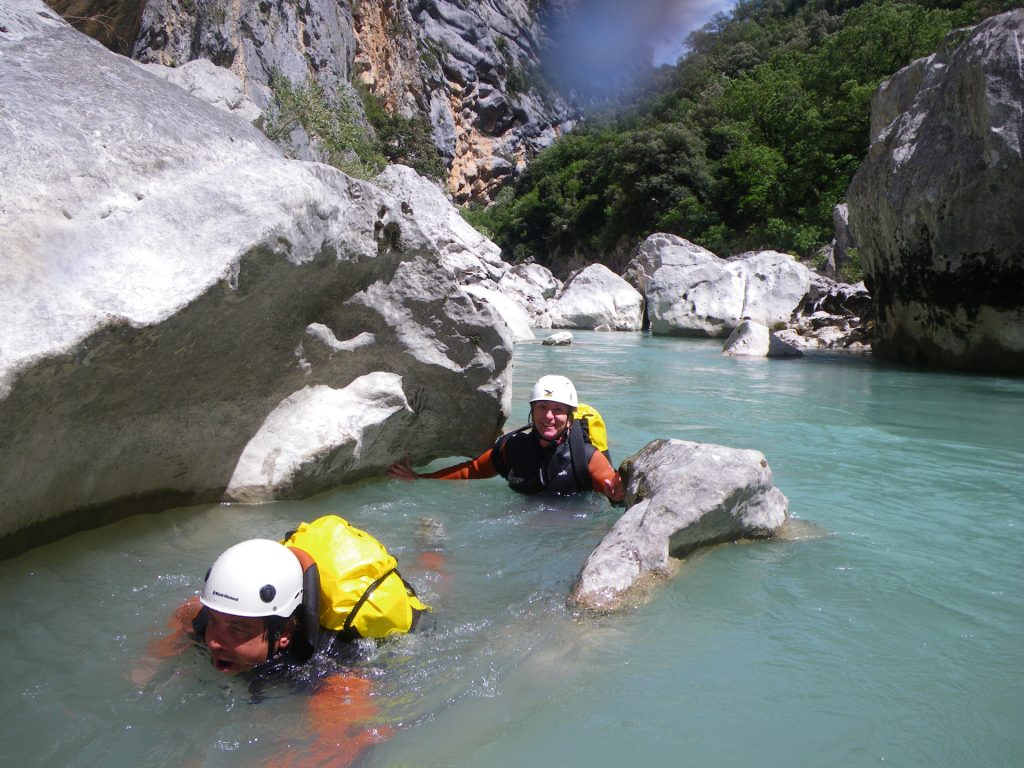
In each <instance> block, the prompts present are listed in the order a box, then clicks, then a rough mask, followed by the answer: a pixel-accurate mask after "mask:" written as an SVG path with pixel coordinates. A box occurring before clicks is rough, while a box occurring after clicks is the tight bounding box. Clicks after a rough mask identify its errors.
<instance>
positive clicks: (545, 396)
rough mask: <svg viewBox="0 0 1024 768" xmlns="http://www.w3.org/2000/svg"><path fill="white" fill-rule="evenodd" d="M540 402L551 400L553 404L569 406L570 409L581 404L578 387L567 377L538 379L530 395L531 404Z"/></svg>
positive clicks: (543, 377) (542, 377)
mask: <svg viewBox="0 0 1024 768" xmlns="http://www.w3.org/2000/svg"><path fill="white" fill-rule="evenodd" d="M538 400H550V401H551V402H553V403H562V404H563V405H568V406H569V407H570V408H575V407H576V406H578V405H579V404H580V401H579V398H578V397H576V387H574V386H573V385H572V382H571V381H569V380H568V379H567V378H565V376H541V377H540V378H539V379H537V383H536V384H534V385H533V391H532V392H531V393H530V402H531V403H536V402H537V401H538Z"/></svg>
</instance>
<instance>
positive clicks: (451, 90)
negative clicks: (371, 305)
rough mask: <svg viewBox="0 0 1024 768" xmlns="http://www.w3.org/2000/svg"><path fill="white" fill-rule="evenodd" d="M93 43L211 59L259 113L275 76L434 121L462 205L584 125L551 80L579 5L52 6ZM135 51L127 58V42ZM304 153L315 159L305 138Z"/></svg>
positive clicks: (404, 1)
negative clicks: (551, 24) (357, 88)
mask: <svg viewBox="0 0 1024 768" xmlns="http://www.w3.org/2000/svg"><path fill="white" fill-rule="evenodd" d="M50 4H51V5H52V6H53V7H54V8H55V9H57V10H58V11H59V12H61V13H64V14H66V15H67V16H68V18H69V19H70V18H74V19H77V20H78V21H77V23H78V25H79V28H80V29H83V31H86V32H87V33H89V34H93V35H94V36H96V37H98V38H99V39H100V40H101V41H102V42H104V43H105V44H107V45H108V47H112V48H114V49H115V50H118V49H123V50H124V51H125V52H126V53H130V55H132V56H133V57H134V58H136V59H138V60H140V61H143V62H148V63H158V64H164V65H167V66H178V65H181V64H183V63H185V62H188V61H191V60H193V59H199V58H206V59H210V60H211V61H213V62H214V63H215V64H217V65H218V66H222V67H227V68H230V69H231V70H232V71H233V72H235V74H237V75H238V76H239V77H240V78H241V79H242V82H243V84H244V87H245V89H246V95H247V96H248V97H249V98H250V99H251V100H252V101H253V102H254V103H255V104H256V105H257V106H259V107H260V108H262V109H266V108H267V106H268V105H269V104H270V103H271V99H272V96H271V91H270V88H269V84H270V78H271V74H272V73H274V72H277V73H280V74H281V75H283V76H284V77H286V78H288V79H289V80H290V81H291V82H293V83H295V84H297V85H302V84H304V83H306V82H307V80H308V81H313V82H316V83H318V84H319V85H320V86H322V87H323V88H324V89H325V91H326V92H327V93H335V92H341V93H342V94H346V95H347V97H348V98H349V99H350V100H351V101H353V102H356V103H357V102H358V99H356V98H354V96H353V89H352V83H353V82H356V81H358V82H361V83H362V84H364V85H365V86H366V87H367V88H368V89H369V90H370V92H371V93H373V94H375V95H376V96H379V97H380V98H382V99H383V100H384V102H385V104H386V105H387V107H388V108H389V109H391V110H393V111H395V112H396V113H398V114H402V115H404V116H406V117H409V116H413V115H420V116H423V117H426V118H427V119H428V120H429V121H430V125H431V126H432V138H433V140H434V143H435V145H436V146H437V148H438V150H439V151H440V153H441V155H442V156H443V157H444V159H445V162H446V167H447V169H448V188H449V191H450V192H451V193H452V194H453V195H454V197H455V198H456V200H457V201H459V202H468V201H484V200H488V199H490V198H492V197H493V195H494V194H495V193H496V192H497V190H498V189H499V188H500V186H501V185H502V184H503V183H504V182H505V181H506V180H508V179H509V178H510V177H511V176H512V175H514V174H515V173H516V171H517V170H519V169H521V168H522V167H523V166H524V165H525V163H526V162H527V161H528V160H529V159H530V158H531V157H532V156H533V155H535V154H536V153H537V152H538V151H539V150H540V149H542V148H544V147H545V146H547V145H548V144H550V143H551V142H552V141H553V140H554V138H555V137H556V136H558V135H559V134H560V133H561V132H562V131H564V130H565V129H566V128H568V127H571V124H572V121H573V120H574V118H575V111H574V109H573V107H571V106H570V105H569V103H568V102H567V101H566V100H565V99H564V98H563V97H562V96H560V95H559V94H558V93H557V92H556V90H555V88H553V87H552V85H551V82H550V81H549V79H548V78H547V77H546V74H545V70H544V67H543V64H542V58H543V54H544V47H545V45H546V39H545V21H546V19H547V18H550V17H551V15H553V14H559V13H561V12H562V11H563V10H564V9H563V6H565V5H571V4H572V3H571V2H568V0H567V2H565V3H560V2H555V3H547V4H545V6H544V7H545V9H546V11H545V13H546V14H548V16H547V17H545V18H542V17H541V15H540V13H539V11H538V10H537V8H538V6H539V5H540V4H538V3H536V2H529V1H528V0H486V1H485V2H466V1H465V0H351V2H338V0H303V2H301V3H292V2H283V1H281V2H269V1H264V0H261V1H259V2H253V1H245V0H188V2H185V0H139V1H138V2H136V3H124V4H118V7H117V8H116V9H111V8H109V7H108V6H109V5H110V3H109V0H50ZM129 39H130V40H131V43H130V44H128V43H127V42H126V41H128V40H129ZM295 151H296V153H297V154H298V155H299V156H300V157H302V156H304V157H306V158H307V159H319V158H317V157H316V156H315V154H310V153H308V152H307V153H306V154H305V155H303V152H304V144H303V142H302V140H301V138H300V139H299V140H298V141H297V144H296V149H295Z"/></svg>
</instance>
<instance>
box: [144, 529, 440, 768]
mask: <svg viewBox="0 0 1024 768" xmlns="http://www.w3.org/2000/svg"><path fill="white" fill-rule="evenodd" d="M396 565H397V563H396V561H395V559H394V558H393V557H391V556H390V555H389V554H388V553H387V551H386V550H385V549H384V548H383V546H381V545H380V543H379V542H377V540H376V539H374V538H373V537H372V536H369V534H366V533H365V532H363V531H360V530H358V529H356V528H353V527H352V526H350V525H348V523H347V522H346V521H344V520H342V519H341V518H340V517H336V516H333V515H332V516H327V517H323V518H320V519H319V520H316V521H314V522H313V523H309V524H306V523H303V524H302V525H301V526H299V528H298V529H297V530H295V531H292V532H291V533H290V534H288V536H287V537H286V538H285V541H284V543H279V542H276V541H272V540H269V539H250V540H248V541H243V542H241V543H239V544H235V545H234V546H232V547H229V548H228V549H227V550H225V551H224V552H223V553H221V555H220V556H219V557H218V558H217V559H216V560H215V561H214V563H213V565H212V566H211V568H210V569H209V571H208V572H207V574H206V578H205V579H204V582H203V588H202V591H201V592H200V594H199V595H198V596H196V597H194V598H192V599H190V600H189V601H187V602H186V603H185V604H184V605H183V606H181V607H180V608H179V609H178V610H177V611H175V614H174V617H173V619H172V621H171V626H172V628H173V629H175V632H174V633H172V635H170V636H168V637H166V638H162V639H161V640H159V641H157V643H156V644H154V645H151V648H150V652H151V655H152V656H154V657H166V656H169V655H172V654H174V653H178V652H180V651H181V650H184V648H186V647H187V646H188V645H190V644H191V643H192V642H195V641H199V642H201V643H202V644H203V645H205V647H206V648H207V649H208V650H209V652H210V658H211V661H212V663H213V666H214V668H215V669H217V670H218V671H219V672H222V673H224V674H227V675H244V676H246V677H247V679H249V680H250V682H251V683H252V685H254V686H257V687H258V686H259V685H260V684H262V683H265V682H267V681H269V680H271V679H272V678H273V677H274V676H276V675H278V674H280V673H285V672H288V671H289V670H292V669H294V668H296V667H299V666H302V665H304V664H306V663H308V662H310V661H311V659H313V658H314V656H315V655H316V656H320V657H326V658H330V659H333V660H335V661H353V660H354V659H355V657H356V655H357V653H358V649H357V646H356V645H355V644H354V643H352V642H350V641H351V640H354V639H357V638H359V637H368V638H383V637H387V636H390V635H392V634H402V633H405V632H409V631H411V630H412V629H413V628H414V627H415V625H416V622H417V620H418V619H419V617H420V616H421V615H422V613H423V612H424V611H426V610H429V608H427V606H425V605H424V604H423V603H421V602H420V601H419V599H418V598H417V597H416V595H415V592H413V590H412V588H411V587H409V586H408V584H407V583H406V582H405V581H404V580H403V579H402V577H401V576H400V575H399V574H398V571H397V570H396ZM350 570H351V572H350ZM368 576H369V577H370V579H369V580H370V584H369V586H367V577H368ZM371 593H372V595H373V599H372V600H371V599H369V598H370V595H371ZM321 594H322V595H323V597H324V600H323V601H321ZM313 678H314V679H313V680H312V681H311V682H310V683H309V687H310V689H311V691H312V693H313V697H312V699H311V701H310V713H311V719H312V724H313V726H314V728H315V731H316V733H317V739H316V741H315V742H314V744H313V745H312V748H311V749H312V752H313V753H314V754H315V755H317V756H318V759H317V760H315V761H314V762H315V764H317V765H331V766H337V767H339V768H340V767H341V766H347V765H349V764H350V763H351V762H352V761H353V760H354V759H355V758H356V757H357V756H358V755H359V753H360V752H362V751H363V750H364V749H365V748H366V747H368V746H369V745H371V744H374V743H377V742H379V741H382V740H383V739H384V738H386V736H387V734H388V729H386V728H383V729H382V728H370V729H367V728H366V727H365V724H366V722H367V721H368V720H370V719H371V717H372V715H373V714H374V712H375V710H376V707H375V705H374V704H373V701H372V700H371V698H370V696H371V683H370V681H369V680H366V679H365V678H362V677H359V676H357V675H352V674H331V675H329V676H326V677H324V678H322V679H318V677H317V676H316V675H314V676H313ZM321 760H323V762H322V761H321Z"/></svg>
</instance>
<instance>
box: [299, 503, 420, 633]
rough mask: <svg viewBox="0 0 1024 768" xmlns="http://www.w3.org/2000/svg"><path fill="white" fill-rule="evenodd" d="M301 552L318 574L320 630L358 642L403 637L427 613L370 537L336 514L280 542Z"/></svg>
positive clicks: (394, 562)
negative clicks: (362, 638)
mask: <svg viewBox="0 0 1024 768" xmlns="http://www.w3.org/2000/svg"><path fill="white" fill-rule="evenodd" d="M281 543H282V544H284V545H285V546H288V547H295V548H298V549H301V550H303V551H304V552H307V553H308V554H309V555H310V556H311V557H312V558H313V560H314V561H315V562H316V566H317V569H318V570H319V572H320V626H321V627H323V628H324V629H330V630H333V631H336V632H340V633H342V635H343V636H344V635H348V636H352V635H356V636H358V637H369V638H384V637H387V636H388V635H394V634H400V633H403V632H408V631H409V630H410V629H411V628H412V626H413V623H414V622H415V620H416V617H417V616H418V615H419V613H421V612H423V611H429V610H430V608H429V607H427V606H426V605H424V604H423V603H422V602H420V600H419V599H418V598H417V597H416V593H415V592H414V591H413V589H412V587H410V586H409V585H408V584H406V583H405V580H404V579H403V578H402V577H401V575H400V574H399V573H398V569H397V566H398V561H397V560H395V558H394V557H392V556H391V555H390V554H389V553H388V551H387V550H386V549H385V548H384V545H383V544H381V543H380V542H379V541H377V540H376V539H375V538H373V536H371V535H370V534H368V533H366V532H365V531H361V530H359V529H358V528H355V527H353V526H351V525H349V524H348V522H347V521H346V520H343V519H342V518H340V517H338V516H337V515H327V516H325V517H321V518H319V519H317V520H314V521H313V522H312V523H303V524H302V525H300V526H299V527H298V528H297V529H296V530H295V531H293V532H291V533H290V534H289V535H288V538H286V539H285V540H284V541H283V542H281Z"/></svg>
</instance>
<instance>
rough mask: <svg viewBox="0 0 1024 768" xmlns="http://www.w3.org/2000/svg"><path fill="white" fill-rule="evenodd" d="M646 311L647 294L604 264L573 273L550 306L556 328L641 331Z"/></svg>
mask: <svg viewBox="0 0 1024 768" xmlns="http://www.w3.org/2000/svg"><path fill="white" fill-rule="evenodd" d="M643 314H644V299H643V296H641V295H640V293H639V291H637V290H636V289H635V288H634V287H633V286H631V285H630V284H629V283H627V282H626V281H625V280H623V279H622V278H621V277H619V276H618V275H616V274H615V273H614V272H612V271H611V270H610V269H608V267H606V266H604V264H591V265H590V266H589V267H585V268H584V269H582V270H580V271H579V272H577V273H576V274H575V275H573V276H572V277H571V278H570V279H569V280H568V281H567V282H566V284H565V286H564V287H563V289H562V292H561V293H560V294H559V295H558V297H557V298H556V299H554V301H552V302H551V303H550V305H549V307H548V318H549V320H550V322H551V327H552V328H583V329H590V330H593V329H596V328H599V327H600V326H607V327H608V329H610V330H614V331H639V330H640V328H641V326H642V325H643Z"/></svg>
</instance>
